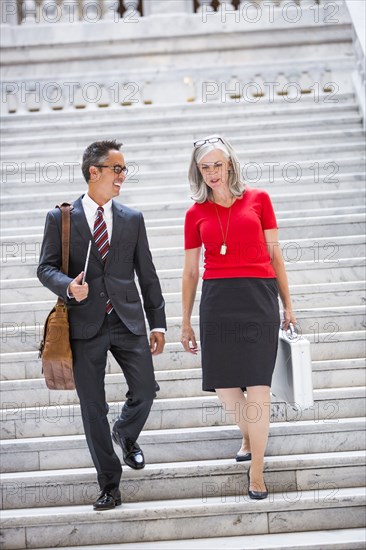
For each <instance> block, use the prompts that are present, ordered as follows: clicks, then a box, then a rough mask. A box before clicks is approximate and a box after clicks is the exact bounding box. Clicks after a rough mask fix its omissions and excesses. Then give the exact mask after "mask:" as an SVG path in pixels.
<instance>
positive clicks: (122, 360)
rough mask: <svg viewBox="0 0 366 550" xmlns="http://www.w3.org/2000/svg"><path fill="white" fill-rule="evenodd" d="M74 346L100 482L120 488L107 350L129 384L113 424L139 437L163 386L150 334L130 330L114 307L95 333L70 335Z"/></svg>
mask: <svg viewBox="0 0 366 550" xmlns="http://www.w3.org/2000/svg"><path fill="white" fill-rule="evenodd" d="M71 347H72V353H73V364H74V378H75V385H76V391H77V393H78V396H79V399H80V407H81V415H82V420H83V425H84V431H85V436H86V441H87V444H88V447H89V450H90V454H91V457H92V459H93V463H94V466H95V468H96V470H97V475H98V483H99V486H100V488H101V490H104V489H106V488H107V489H108V488H111V487H118V485H119V483H120V479H121V474H122V467H121V463H120V459H119V458H118V456H117V455H116V453H115V452H114V448H113V443H112V439H111V434H110V427H109V422H108V418H107V414H108V410H109V406H108V404H107V402H106V396H105V389H104V377H105V367H106V362H107V352H108V351H110V352H111V353H112V354H113V356H114V357H115V359H116V361H117V362H118V364H119V366H120V367H121V369H122V371H123V374H124V376H125V378H126V382H127V385H128V392H127V394H126V401H125V404H124V405H123V407H122V410H121V413H120V415H119V417H118V418H117V420H116V422H115V424H114V426H113V429H114V430H115V431H117V432H118V433H119V434H121V435H123V436H124V437H129V438H130V439H132V440H133V441H136V440H137V438H138V436H139V434H140V432H141V430H142V428H143V427H144V425H145V422H146V420H147V417H148V416H149V413H150V409H151V406H152V403H153V399H154V397H156V391H157V390H159V386H158V385H157V383H156V382H155V376H154V368H153V363H152V357H151V352H150V348H149V343H148V340H147V337H146V336H137V335H136V334H133V333H132V332H130V330H129V329H128V328H127V327H126V326H125V324H124V323H122V321H121V320H120V319H119V317H118V316H117V314H116V313H115V311H112V313H111V314H110V315H106V317H105V319H104V322H103V325H102V327H101V329H100V330H99V332H98V333H97V335H96V336H94V337H93V338H90V339H88V340H71Z"/></svg>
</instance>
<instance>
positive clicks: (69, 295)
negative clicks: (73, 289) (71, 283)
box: [66, 287, 74, 300]
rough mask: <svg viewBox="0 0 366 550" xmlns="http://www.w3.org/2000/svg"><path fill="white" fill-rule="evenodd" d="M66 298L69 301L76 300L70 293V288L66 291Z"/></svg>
mask: <svg viewBox="0 0 366 550" xmlns="http://www.w3.org/2000/svg"><path fill="white" fill-rule="evenodd" d="M66 296H67V297H68V299H69V300H72V299H73V298H74V296H73V295H72V294H71V293H70V292H69V287H67V289H66Z"/></svg>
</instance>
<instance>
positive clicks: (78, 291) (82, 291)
mask: <svg viewBox="0 0 366 550" xmlns="http://www.w3.org/2000/svg"><path fill="white" fill-rule="evenodd" d="M83 275H84V271H82V272H81V273H79V275H78V276H77V277H76V278H75V279H74V280H73V281H71V283H70V284H69V288H68V292H69V295H70V296H72V297H73V298H75V300H76V301H77V302H81V301H82V300H85V298H87V297H88V294H89V285H88V283H84V284H81V283H82V280H83Z"/></svg>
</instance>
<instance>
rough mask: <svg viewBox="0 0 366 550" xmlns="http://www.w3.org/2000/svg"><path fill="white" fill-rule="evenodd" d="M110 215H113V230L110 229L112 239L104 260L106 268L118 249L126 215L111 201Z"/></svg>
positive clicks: (118, 205) (119, 206) (120, 207)
mask: <svg viewBox="0 0 366 550" xmlns="http://www.w3.org/2000/svg"><path fill="white" fill-rule="evenodd" d="M112 215H113V228H112V239H111V241H110V243H109V247H110V248H109V254H108V256H107V258H106V262H105V265H106V266H107V265H108V263H109V261H110V259H111V257H112V255H113V251H114V249H115V248H117V247H118V244H119V242H120V239H121V234H122V231H123V227H124V224H125V217H126V214H125V212H124V210H123V208H122V206H121V205H120V204H118V203H115V202H114V201H112Z"/></svg>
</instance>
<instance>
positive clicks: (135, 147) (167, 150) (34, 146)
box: [0, 114, 365, 164]
mask: <svg viewBox="0 0 366 550" xmlns="http://www.w3.org/2000/svg"><path fill="white" fill-rule="evenodd" d="M236 120H237V117H236V116H235V115H234V114H233V116H232V121H230V120H228V121H227V123H228V124H230V122H235V121H236ZM282 126H284V127H283V128H282ZM101 134H104V135H105V138H106V139H107V138H108V137H110V130H109V131H108V132H106V131H104V132H103V131H102V132H101ZM152 136H154V130H153V129H151V128H150V126H149V125H147V127H146V128H145V140H140V141H139V143H132V144H130V145H129V144H128V143H127V144H126V145H125V146H124V147H123V152H124V155H125V157H126V159H127V160H129V159H130V158H133V159H134V160H135V161H136V162H138V163H139V164H142V162H141V161H138V160H137V159H143V158H147V157H149V156H150V155H154V154H155V155H157V156H158V158H161V159H162V161H163V162H164V159H165V157H166V155H168V154H172V152H173V151H179V154H178V159H179V157H180V156H182V158H186V157H187V155H189V156H190V155H191V153H192V141H194V138H193V136H192V137H191V135H186V136H185V139H182V136H181V135H179V134H178V135H174V134H172V135H171V134H169V136H166V135H165V136H161V139H160V140H159V141H155V140H154V141H152ZM102 137H103V136H102V135H99V139H101V138H102ZM364 138H365V134H364V132H363V129H362V127H360V126H358V125H356V124H355V127H354V128H352V129H351V128H347V129H346V130H343V129H332V128H330V130H327V131H324V130H321V129H317V128H315V129H314V130H312V129H309V132H306V133H305V132H304V129H302V130H300V131H299V130H297V129H291V130H290V131H288V128H287V126H285V124H284V123H283V122H282V124H281V123H280V124H279V126H278V128H277V131H274V130H267V131H265V132H262V134H261V135H259V134H257V135H250V138H248V137H243V136H239V135H234V136H233V138H232V139H231V142H232V145H233V146H234V147H235V148H236V149H237V150H238V151H240V150H243V149H244V148H245V149H248V150H254V151H255V150H257V149H262V148H263V147H266V148H268V147H269V146H270V145H272V147H273V143H274V142H275V143H276V149H277V148H281V147H285V146H286V145H287V147H288V146H289V142H290V143H291V145H290V150H293V149H294V146H295V145H296V146H297V148H300V147H301V148H303V147H305V148H308V147H313V146H314V145H320V146H321V147H330V146H333V147H336V148H337V147H340V146H341V144H342V143H343V145H344V144H345V143H346V144H347V145H348V146H350V145H351V144H352V143H354V145H355V147H357V144H359V143H360V142H362V141H364ZM94 139H95V132H92V133H91V132H88V133H66V135H65V136H63V142H64V143H66V144H67V147H65V146H64V147H57V145H59V143H60V134H58V137H56V136H55V134H54V132H52V134H50V135H49V136H39V135H35V136H34V137H33V138H32V136H28V137H25V136H23V137H19V138H18V139H17V140H16V141H15V140H14V139H13V138H10V139H4V138H2V139H1V140H0V144H1V149H2V155H3V157H4V158H6V159H7V160H9V161H13V160H14V159H15V153H16V147H17V145H16V144H18V146H19V147H24V149H25V150H26V156H25V157H24V160H25V161H27V159H32V158H34V155H35V153H39V152H40V151H43V153H42V154H41V157H40V159H39V160H42V159H43V158H45V157H44V156H43V155H44V154H45V153H46V152H48V153H49V158H52V159H53V160H54V159H57V158H59V156H61V155H62V157H63V158H69V157H70V154H71V155H73V154H77V155H78V158H80V157H81V156H82V154H83V151H84V149H85V144H87V143H92V141H93V140H94ZM124 139H125V138H124ZM45 142H46V143H47V149H46V150H44V143H45ZM141 151H143V152H144V155H143V156H142V155H141ZM16 160H17V159H16Z"/></svg>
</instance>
